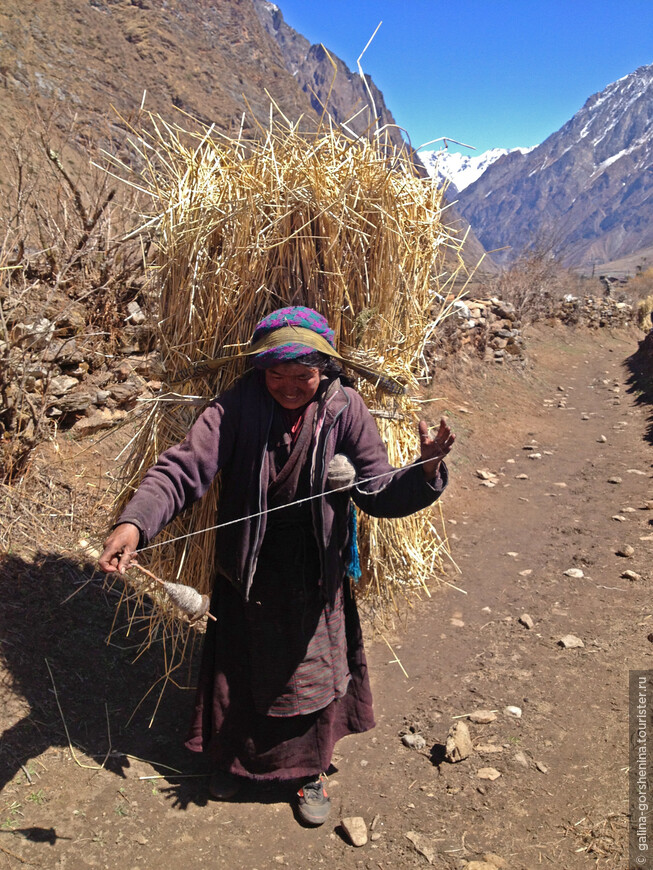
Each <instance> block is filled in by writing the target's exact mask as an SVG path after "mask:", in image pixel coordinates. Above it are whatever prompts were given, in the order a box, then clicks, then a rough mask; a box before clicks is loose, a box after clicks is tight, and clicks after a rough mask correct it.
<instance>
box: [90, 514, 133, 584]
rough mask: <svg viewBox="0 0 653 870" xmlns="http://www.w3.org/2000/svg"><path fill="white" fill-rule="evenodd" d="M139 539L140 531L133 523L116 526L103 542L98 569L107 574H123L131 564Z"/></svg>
mask: <svg viewBox="0 0 653 870" xmlns="http://www.w3.org/2000/svg"><path fill="white" fill-rule="evenodd" d="M140 537H141V533H140V530H139V528H138V526H135V525H134V524H133V523H121V524H120V525H119V526H116V527H115V529H114V530H113V531H112V532H111V534H110V535H109V537H108V538H107V539H106V541H105V542H104V552H103V553H102V555H101V556H100V558H99V559H98V565H99V566H100V568H101V569H102V570H103V571H106V573H107V574H112V573H113V572H114V571H118V572H119V573H120V574H124V573H125V571H126V570H127V568H129V566H130V564H131V561H132V556H133V555H134V553H135V552H136V548H137V547H138V542H139V540H140Z"/></svg>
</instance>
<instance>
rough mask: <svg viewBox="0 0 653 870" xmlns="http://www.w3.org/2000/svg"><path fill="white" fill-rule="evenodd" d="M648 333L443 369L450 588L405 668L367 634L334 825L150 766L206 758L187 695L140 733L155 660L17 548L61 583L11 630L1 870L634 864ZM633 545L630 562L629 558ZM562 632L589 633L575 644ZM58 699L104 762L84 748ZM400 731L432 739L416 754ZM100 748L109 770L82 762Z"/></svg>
mask: <svg viewBox="0 0 653 870" xmlns="http://www.w3.org/2000/svg"><path fill="white" fill-rule="evenodd" d="M636 346H637V341H636V337H635V336H634V335H628V336H627V335H623V334H622V335H620V336H610V335H607V334H605V335H604V334H600V335H588V334H586V333H573V332H570V331H567V330H563V329H559V330H558V329H541V330H539V331H538V332H534V333H533V334H532V335H531V336H530V339H529V349H530V354H531V358H532V368H531V369H530V370H529V371H528V372H527V373H526V374H525V375H518V374H516V373H513V372H510V371H507V370H503V369H498V368H497V369H496V370H492V371H491V372H489V373H487V375H486V376H485V377H484V376H483V374H482V373H477V374H475V375H473V374H472V375H469V374H468V375H466V376H464V377H462V376H461V377H460V378H459V379H458V380H457V381H456V379H454V378H453V377H451V376H450V377H449V378H447V379H443V380H441V381H440V382H439V383H438V387H437V390H438V392H437V394H436V395H438V396H439V397H444V398H442V400H441V401H440V402H439V403H435V407H436V408H437V410H434V412H433V415H434V417H435V416H437V414H438V413H439V411H440V410H446V411H447V412H448V413H449V415H450V417H451V419H452V421H453V423H454V426H455V428H456V429H457V431H458V435H459V438H458V442H457V445H456V454H455V457H454V458H453V460H452V463H451V465H452V484H451V487H450V490H449V492H448V493H447V494H446V496H445V500H444V501H445V513H446V517H447V519H448V526H447V530H448V533H449V537H450V540H451V546H452V553H453V557H454V559H455V562H456V564H457V566H458V567H459V569H460V572H458V571H457V570H456V569H455V568H454V566H453V565H451V566H450V567H449V569H448V573H447V576H446V580H447V581H448V583H449V584H451V585H443V586H442V587H441V588H440V589H438V590H434V594H433V597H432V598H431V599H430V600H425V601H424V602H421V603H419V604H418V605H417V606H416V607H415V608H414V609H413V611H412V612H411V613H410V614H409V615H408V618H407V625H406V627H405V628H403V629H402V628H400V627H399V626H398V627H397V630H396V632H395V633H394V634H392V635H390V634H388V638H390V640H391V641H392V646H393V649H394V652H395V653H396V656H397V658H398V659H399V661H400V664H399V663H398V662H397V661H393V655H392V654H391V653H390V650H389V649H388V646H387V645H386V644H385V643H384V642H383V641H379V642H376V643H373V644H371V645H370V649H369V658H370V667H371V672H372V684H373V689H374V692H375V700H376V712H377V720H378V726H377V728H376V729H375V731H373V732H371V733H370V734H367V735H361V736H359V737H352V738H348V739H346V740H344V741H342V742H341V743H340V744H339V745H338V747H337V751H338V755H337V757H336V759H335V767H336V768H337V769H336V770H335V772H333V773H332V774H331V776H330V784H329V791H330V794H331V797H332V802H333V811H332V819H331V820H330V821H329V823H328V824H326V825H325V826H324V827H323V828H321V829H318V830H309V829H304V828H302V827H300V826H299V825H298V823H297V822H296V820H295V818H294V816H293V813H292V811H291V809H290V807H289V804H288V797H289V792H288V790H287V789H283V788H268V789H264V790H256V789H254V788H252V789H248V790H247V791H246V793H245V794H244V795H243V798H242V800H239V801H238V802H235V803H230V804H218V803H215V802H207V800H206V798H205V787H206V780H205V779H203V778H201V777H199V776H198V777H189V778H184V779H174V778H172V777H171V778H170V779H169V780H167V779H150V780H142V779H139V778H138V777H139V776H148V775H150V776H154V775H157V774H164V773H165V772H166V771H165V770H164V768H163V767H162V766H161V763H163V764H168V765H170V766H173V767H177V768H178V769H181V770H183V771H184V772H185V773H198V772H199V769H198V768H197V765H196V763H195V761H194V760H193V759H189V758H188V757H187V755H185V754H184V753H183V751H181V750H180V749H179V748H178V744H179V740H180V736H181V735H182V734H183V731H184V728H185V725H186V719H187V715H188V709H189V706H190V702H191V697H190V693H188V692H185V693H184V692H170V693H168V695H167V696H166V698H165V700H164V703H163V706H162V708H161V710H160V712H159V715H158V716H157V718H156V720H155V723H154V725H153V727H152V728H151V729H150V730H147V728H146V725H147V718H146V713H145V711H143V712H139V713H138V714H137V716H136V718H135V720H134V722H133V723H132V724H131V725H129V726H127V725H126V724H125V722H126V719H127V715H128V713H129V712H130V711H131V710H132V709H133V701H134V699H136V700H138V698H139V697H140V696H141V694H142V686H143V685H147V684H148V683H147V679H148V677H151V667H152V665H151V663H149V662H148V661H145V662H143V661H141V662H140V663H139V664H138V665H137V666H135V667H128V666H127V665H126V658H127V657H128V656H129V655H130V653H129V652H128V651H125V650H116V649H114V648H108V647H103V646H102V643H101V640H102V637H103V634H102V632H103V631H105V629H106V628H107V626H108V623H109V621H110V614H109V613H108V612H107V608H106V606H105V604H104V601H103V600H102V598H101V597H100V596H99V594H98V592H97V589H93V588H90V587H89V589H88V590H85V591H84V592H83V593H82V594H80V595H78V596H77V597H76V598H75V599H73V600H72V602H70V603H68V604H67V605H63V606H62V605H60V604H59V602H60V601H61V600H62V599H63V598H64V597H65V592H66V590H67V587H68V586H69V585H70V582H71V580H70V576H69V575H67V574H66V573H65V572H62V571H61V569H60V568H59V567H56V566H54V563H51V562H49V561H48V558H47V556H44V557H43V559H42V560H41V563H40V564H39V566H38V569H36V568H29V570H28V569H27V568H26V567H25V565H24V564H22V563H21V561H20V558H19V556H16V561H15V564H14V566H13V567H14V569H15V575H14V576H23V575H25V576H29V577H30V578H31V580H33V581H34V585H33V587H32V593H33V594H35V590H36V589H37V586H38V584H39V583H40V584H41V588H43V589H45V590H46V592H47V596H46V595H45V593H44V596H43V597H42V598H41V599H40V600H39V610H38V615H39V624H38V625H37V624H36V623H35V622H34V618H33V617H34V611H33V610H32V618H28V617H27V616H26V615H25V611H26V609H28V607H29V604H28V603H27V599H26V600H25V604H26V607H23V606H22V602H21V600H20V598H19V599H16V598H15V599H14V605H15V606H16V608H17V609H16V610H15V611H10V612H11V613H12V614H13V615H12V618H11V620H7V621H6V622H5V623H4V626H5V627H6V628H7V632H6V633H3V634H2V638H3V643H4V641H5V640H6V641H7V642H8V643H9V644H10V646H3V655H4V667H5V670H6V673H5V681H4V686H5V688H4V691H3V695H2V698H3V700H5V707H4V712H3V713H0V725H2V726H3V727H5V728H6V731H5V733H4V735H3V742H2V744H1V745H0V770H1V771H2V773H3V779H2V783H3V784H4V789H3V791H2V792H1V793H0V810H1V812H0V826H1V828H0V867H5V866H6V867H8V868H14V867H16V868H18V867H21V866H23V865H24V864H30V865H33V866H38V867H44V868H71V870H72V868H74V870H82V868H91V867H101V868H111V870H113V868H126V870H146V868H147V870H149V868H152V867H157V868H160V870H177V868H184V870H195V868H201V867H224V868H245V870H267V868H271V867H278V866H293V867H294V866H305V867H308V866H310V867H316V866H324V867H327V866H328V867H333V868H337V870H343V868H344V870H347V868H370V870H378V868H381V870H392V868H404V867H406V868H408V867H427V866H429V863H430V862H432V865H433V866H434V867H441V868H461V867H463V866H464V865H465V863H466V862H469V861H473V860H476V861H480V860H481V859H482V856H483V854H484V853H488V852H491V853H494V854H495V855H498V856H500V858H502V859H503V860H504V861H505V865H502V866H505V867H507V868H512V870H534V868H539V867H542V866H550V867H555V868H559V870H576V868H594V867H599V868H606V870H607V868H626V867H627V859H626V857H625V855H626V845H625V844H626V821H627V818H626V813H627V773H626V770H625V769H626V767H627V765H628V742H627V697H628V670H629V669H633V668H646V667H649V668H650V667H653V664H652V661H653V644H652V643H651V642H650V641H649V640H648V638H647V636H648V635H649V634H650V633H651V632H652V631H653V625H652V623H653V604H652V603H651V594H650V584H651V583H652V582H653V558H652V555H653V525H652V524H651V519H652V518H653V512H652V511H650V510H649V511H647V510H644V509H643V508H644V505H645V503H646V501H647V499H652V498H653V487H652V485H651V476H652V475H651V468H652V459H653V446H652V444H651V443H650V441H649V440H647V422H649V423H650V420H649V415H650V414H651V407H650V405H647V404H646V403H644V402H641V400H640V399H639V397H638V395H637V394H636V393H634V392H632V391H631V389H630V387H629V386H628V377H629V372H628V370H627V368H626V367H625V366H624V361H625V360H626V358H627V357H628V356H629V355H630V354H632V353H633V352H634V351H635V349H636ZM649 432H650V430H649ZM478 471H483V472H487V475H485V476H489V479H488V480H487V481H485V483H490V484H494V485H492V486H487V485H485V483H484V482H483V480H482V479H481V477H479V476H478V473H477V472H478ZM617 481H618V482H617ZM625 545H629V546H631V547H632V548H633V551H634V552H633V554H632V556H630V557H625V556H619V555H617V551H618V550H619V549H621V548H622V547H624V546H625ZM53 566H54V567H53ZM570 568H575V569H579V570H580V571H582V576H578V577H571V576H568V575H566V574H565V572H566V571H567V570H568V569H570ZM626 569H629V570H631V571H633V572H635V573H636V574H638V575H640V578H641V579H637V580H630V579H626V578H624V577H623V576H622V574H623V572H624V571H625V570H626ZM71 570H72V569H71ZM21 572H22V574H21ZM54 575H56V576H54ZM12 588H13V587H12ZM17 600H18V603H17V604H16V601H17ZM525 614H526V615H528V616H529V617H530V621H532V627H530V628H529V627H527V625H525V624H523V623H522V622H520V621H519V620H520V617H522V616H523V615H525ZM530 621H529V620H528V619H526V618H524V622H525V623H527V624H531V622H530ZM90 622H93V623H94V625H95V626H96V627H97V631H95V632H94V633H89V632H88V624H89V623H90ZM82 628H85V629H86V631H85V632H84V633H80V632H82ZM566 635H574V636H575V637H577V638H579V639H580V640H581V641H582V644H583V645H582V646H578V647H576V648H567V649H565V648H563V647H562V646H561V645H560V644H559V640H560V639H561V638H562V637H563V636H566ZM28 638H29V639H28ZM90 638H94V640H89V639H90ZM78 643H80V644H81V643H84V644H85V646H84V648H83V649H82V648H79V646H77V644H78ZM11 645H13V649H12V646H11ZM125 645H126V646H127V644H125ZM46 657H47V658H48V660H49V663H50V666H51V671H52V677H53V678H54V679H52V678H51V677H50V674H49V672H48V671H47V670H46V669H45V667H44V666H43V659H44V658H46ZM148 669H149V670H148ZM406 675H407V676H406ZM141 680H142V681H143V683H142V684H140V685H139V681H141ZM150 681H151V680H150ZM53 682H54V686H55V687H56V689H57V697H56V698H55V696H54V689H53ZM57 701H58V702H59V704H60V705H61V708H62V712H63V715H64V718H65V720H66V722H67V724H68V727H69V731H70V733H71V737H72V739H73V742H75V743H78V744H80V745H82V746H84V748H85V749H86V751H87V752H88V753H89V755H86V754H84V753H79V754H78V756H77V759H78V763H76V762H75V761H74V760H73V759H72V757H71V752H70V749H69V746H68V740H67V737H66V735H65V733H64V731H63V727H62V718H61V715H60V713H59V711H58V708H57V707H56V702H57ZM105 705H106V706H105ZM508 706H512V707H517V708H519V709H520V710H521V717H520V718H517V717H515V716H514V715H510V714H509V713H506V712H505V708H506V707H508ZM481 709H483V710H490V711H495V713H496V719H494V720H493V721H492V722H490V723H488V724H475V723H473V722H468V727H469V731H470V734H471V738H472V742H473V744H474V746H475V747H476V748H475V751H474V752H473V753H472V754H471V755H470V756H469V757H468V758H466V759H465V760H464V761H461V762H459V763H457V764H451V763H448V762H446V761H442V754H443V751H442V746H443V744H444V742H445V738H446V735H447V732H448V731H449V728H450V727H451V726H452V724H453V723H454V722H457V721H461V719H460V718H456V717H463V716H464V715H465V714H469V713H472V712H473V711H476V710H481ZM107 721H109V722H110V724H111V729H110V732H109V731H108V729H107ZM406 731H411V732H413V733H417V734H420V735H421V736H422V737H423V738H424V741H425V743H424V748H423V749H421V750H417V749H410V748H408V747H406V746H404V745H403V743H402V741H401V734H402V733H403V732H406ZM109 738H110V740H109ZM109 749H110V750H111V752H112V754H111V755H110V756H109V761H108V765H107V768H106V769H102V770H93V769H87V768H85V767H81V766H80V764H79V763H80V762H81V763H82V764H86V765H89V768H90V767H92V766H97V763H98V761H101V760H102V758H103V757H104V755H105V754H106V753H107V751H108V750H109ZM121 753H126V754H129V755H133V756H139V757H141V758H147V759H148V760H149V761H148V762H144V761H143V762H139V761H134V760H133V759H132V760H131V761H130V760H128V759H126V758H124V757H122V756H121ZM91 756H92V757H91ZM154 762H157V763H154ZM483 768H494V769H495V770H496V771H497V772H498V773H499V774H500V776H498V777H497V778H495V779H482V778H480V777H479V772H480V771H481V769H483ZM491 776H494V774H491ZM30 780H31V781H30ZM347 816H362V817H363V818H364V819H365V821H366V823H367V826H368V829H369V833H370V834H371V835H372V838H371V839H370V841H369V842H368V843H367V845H365V846H363V847H362V848H358V849H356V848H354V847H352V846H351V845H349V844H348V843H347V842H346V839H345V838H344V837H343V836H342V833H341V830H340V828H339V821H340V819H341V818H342V817H347ZM494 860H495V866H497V865H498V864H499V863H500V862H499V860H498V858H497V859H494ZM488 870H489V866H488Z"/></svg>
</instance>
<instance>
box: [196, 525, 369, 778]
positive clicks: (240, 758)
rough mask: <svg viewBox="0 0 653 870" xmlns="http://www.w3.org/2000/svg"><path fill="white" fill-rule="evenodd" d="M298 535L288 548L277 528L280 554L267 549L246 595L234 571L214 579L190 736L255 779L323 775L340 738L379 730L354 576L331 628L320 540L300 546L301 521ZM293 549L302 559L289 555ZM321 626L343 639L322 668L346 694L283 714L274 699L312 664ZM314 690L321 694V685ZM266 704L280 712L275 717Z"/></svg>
mask: <svg viewBox="0 0 653 870" xmlns="http://www.w3.org/2000/svg"><path fill="white" fill-rule="evenodd" d="M291 534H292V546H290V552H289V547H287V546H284V542H283V535H281V540H279V537H280V536H279V534H278V530H277V534H275V546H274V551H275V552H274V553H271V552H270V548H269V547H268V548H266V549H267V552H262V553H261V558H260V559H259V568H258V569H257V574H256V577H255V580H254V584H253V586H252V590H251V595H250V600H249V601H248V602H245V601H244V599H243V597H242V595H241V594H240V593H239V592H238V591H237V590H236V589H235V588H234V587H233V585H232V584H231V583H230V582H229V581H228V580H227V579H226V578H224V577H223V576H221V575H219V576H218V577H217V578H216V582H215V587H214V590H213V597H212V602H211V612H212V613H213V614H214V615H215V617H216V620H217V622H213V621H209V624H208V626H207V632H206V638H205V642H204V649H203V654H202V663H201V667H200V674H199V681H198V688H197V696H196V705H195V711H194V715H193V719H192V723H191V727H190V731H189V735H188V738H187V740H186V747H187V748H188V749H190V750H191V751H193V752H204V753H206V754H207V756H208V758H209V760H210V764H211V766H212V768H213V769H217V770H223V771H228V772H230V773H233V774H236V775H238V776H244V777H247V778H249V779H254V780H287V779H300V778H302V777H307V776H313V775H317V774H319V773H321V772H322V771H326V770H327V769H328V767H329V765H330V764H331V757H332V755H333V749H334V746H335V744H336V742H337V741H338V740H340V738H341V737H345V736H346V735H347V734H358V733H361V732H364V731H368V730H370V729H371V728H373V727H374V716H373V711H372V693H371V690H370V684H369V677H368V672H367V662H366V659H365V651H364V648H363V638H362V633H361V627H360V620H359V617H358V612H357V609H356V603H355V601H354V599H353V595H352V593H351V590H350V586H349V581H348V580H345V581H344V582H343V590H342V592H343V594H342V595H341V596H339V597H338V600H337V602H336V605H335V610H334V609H332V610H331V612H330V614H329V618H328V627H327V628H326V629H325V628H324V607H325V605H324V603H323V601H322V593H321V589H320V587H319V583H318V581H317V576H319V575H318V574H317V573H316V572H317V571H318V570H319V568H318V564H317V562H316V561H315V558H314V556H315V553H314V552H313V547H312V546H309V547H302V546H300V547H298V546H297V541H298V529H297V527H295V528H294V529H292V532H291ZM266 540H269V538H268V536H266ZM288 544H289V545H290V542H288ZM293 552H294V553H295V554H299V557H298V558H295V559H293V558H290V559H289V555H292V553H293ZM275 555H276V556H277V560H275V558H274V556H275ZM282 565H283V569H281V566H282ZM340 623H344V632H342V633H341V632H335V634H334V632H333V626H334V625H336V626H337V625H338V624H340ZM316 632H318V633H319V632H322V633H323V634H324V637H325V638H328V637H329V636H332V637H334V636H335V635H336V634H340V635H341V640H340V641H338V642H337V643H338V645H340V644H342V646H343V649H342V650H340V651H339V650H337V649H333V650H331V655H324V656H322V657H318V661H322V662H323V664H324V667H327V668H329V667H332V668H334V669H335V673H333V674H332V675H331V677H332V679H333V682H334V685H335V686H337V687H338V691H337V693H336V694H338V695H339V697H334V698H333V700H330V701H328V702H327V703H326V705H325V706H324V707H322V708H321V709H318V710H314V711H313V712H309V713H306V714H300V715H285V713H284V712H278V711H279V705H278V704H277V705H276V706H275V698H276V697H277V696H279V695H280V694H281V695H283V692H284V691H285V692H286V695H287V693H288V685H289V678H292V674H293V672H294V671H296V670H297V669H299V671H301V669H302V668H305V667H306V651H307V650H310V649H311V648H312V647H313V646H314V645H315V635H316ZM345 647H346V648H345ZM339 661H340V664H338V662H339ZM323 676H324V674H322V675H321V678H322V677H323ZM290 682H292V679H291V680H290ZM323 682H324V681H323V680H322V683H323ZM315 697H318V698H319V697H320V694H319V690H317V693H316V695H315ZM330 697H332V694H331V695H330ZM291 700H292V699H291ZM300 700H301V699H300ZM309 701H310V697H309ZM302 703H304V702H300V704H299V709H301V707H302ZM309 706H310V704H309ZM268 708H270V709H276V710H277V713H276V714H275V715H269V713H267V712H265V711H266V709H268ZM281 709H282V711H283V708H281ZM289 709H291V708H290V707H289Z"/></svg>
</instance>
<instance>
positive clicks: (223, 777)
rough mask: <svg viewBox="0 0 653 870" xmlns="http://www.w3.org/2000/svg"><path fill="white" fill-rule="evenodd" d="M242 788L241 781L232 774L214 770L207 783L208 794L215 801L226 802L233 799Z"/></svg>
mask: <svg viewBox="0 0 653 870" xmlns="http://www.w3.org/2000/svg"><path fill="white" fill-rule="evenodd" d="M242 786H243V781H242V779H241V778H240V777H239V776H236V775H235V774H233V773H227V771H225V770H216V771H215V772H214V773H213V774H212V776H211V779H210V781H209V794H210V795H211V797H212V798H215V800H217V801H228V800H230V799H231V798H232V797H235V796H236V795H237V794H238V792H239V791H240V789H241V788H242Z"/></svg>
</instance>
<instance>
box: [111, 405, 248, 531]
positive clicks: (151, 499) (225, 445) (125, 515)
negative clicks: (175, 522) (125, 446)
mask: <svg viewBox="0 0 653 870" xmlns="http://www.w3.org/2000/svg"><path fill="white" fill-rule="evenodd" d="M225 399H226V400H227V401H226V402H223V401H222V400H221V399H217V400H216V401H215V402H212V403H211V404H210V405H209V406H208V407H207V408H206V409H205V410H204V411H203V412H202V413H201V414H200V416H199V417H198V418H197V420H196V422H195V423H194V424H193V426H192V427H191V429H190V430H189V432H188V435H187V436H186V438H185V439H184V440H183V441H182V443H181V444H178V445H177V446H175V447H170V448H169V449H168V450H166V451H164V452H163V453H162V454H161V455H160V456H159V458H158V460H157V461H156V463H155V464H154V465H153V466H152V467H151V468H150V469H149V470H148V471H147V473H146V474H145V477H144V478H143V480H142V481H141V484H140V486H139V487H138V489H137V490H136V493H135V494H134V497H133V498H132V499H131V501H130V502H129V503H128V504H127V506H126V507H125V510H124V511H123V512H122V514H121V515H120V517H119V519H118V523H133V524H134V525H135V526H138V528H139V529H140V531H141V542H140V543H141V546H143V545H144V544H145V543H147V542H148V541H150V540H151V539H152V538H153V537H154V536H155V535H156V534H158V532H160V531H161V529H162V528H163V527H164V526H166V525H167V524H168V523H169V522H170V521H171V520H172V519H173V518H174V517H175V516H177V514H178V513H180V512H181V511H182V510H183V509H184V508H185V507H187V506H188V505H190V504H192V502H194V501H197V499H199V498H201V497H202V496H203V495H204V493H205V492H206V491H207V489H208V488H209V486H210V485H211V483H212V481H213V479H214V478H215V476H216V474H217V473H218V471H220V469H221V468H222V467H224V465H225V464H226V463H228V462H229V459H230V457H231V454H232V451H233V448H234V444H235V431H236V425H235V420H234V414H233V413H229V409H228V407H227V406H228V404H229V402H228V397H227V396H225Z"/></svg>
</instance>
